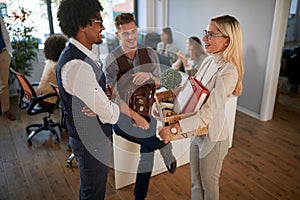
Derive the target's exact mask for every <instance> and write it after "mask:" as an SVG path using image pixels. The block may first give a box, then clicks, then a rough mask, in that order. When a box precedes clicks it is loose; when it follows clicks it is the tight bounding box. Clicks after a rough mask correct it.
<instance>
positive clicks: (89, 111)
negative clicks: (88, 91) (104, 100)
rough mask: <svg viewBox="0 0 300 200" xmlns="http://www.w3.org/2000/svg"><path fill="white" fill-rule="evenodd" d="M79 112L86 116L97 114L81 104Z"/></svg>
mask: <svg viewBox="0 0 300 200" xmlns="http://www.w3.org/2000/svg"><path fill="white" fill-rule="evenodd" d="M81 112H83V114H84V115H86V116H88V117H96V116H97V114H96V113H94V112H93V111H92V110H91V109H90V108H89V107H87V106H83V107H82V110H81Z"/></svg>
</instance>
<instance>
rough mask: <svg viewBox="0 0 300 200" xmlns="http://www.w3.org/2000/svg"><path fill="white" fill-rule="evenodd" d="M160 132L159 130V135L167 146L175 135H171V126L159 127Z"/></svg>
mask: <svg viewBox="0 0 300 200" xmlns="http://www.w3.org/2000/svg"><path fill="white" fill-rule="evenodd" d="M158 130H159V132H158V134H159V136H160V137H161V138H162V139H163V141H164V143H165V144H167V143H168V142H170V141H171V140H172V138H173V134H172V133H171V130H170V127H169V126H165V127H159V128H158Z"/></svg>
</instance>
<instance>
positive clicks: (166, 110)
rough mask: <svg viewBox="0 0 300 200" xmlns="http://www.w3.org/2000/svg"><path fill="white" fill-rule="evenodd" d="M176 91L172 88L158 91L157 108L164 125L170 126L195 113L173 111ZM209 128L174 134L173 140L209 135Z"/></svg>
mask: <svg viewBox="0 0 300 200" xmlns="http://www.w3.org/2000/svg"><path fill="white" fill-rule="evenodd" d="M175 93H176V92H174V91H172V90H166V91H159V92H156V93H155V94H156V102H157V106H158V108H157V110H158V114H159V116H160V119H161V121H162V123H163V125H164V126H169V125H172V124H175V123H176V122H178V121H179V120H181V119H184V118H187V117H190V116H192V115H194V114H195V112H190V113H182V114H181V113H176V112H174V111H173V108H174V101H175V99H176V95H175ZM207 133H208V129H207V127H205V128H199V129H197V130H195V131H191V132H188V133H177V134H176V135H174V136H173V139H172V140H178V139H185V138H189V137H193V136H196V135H197V136H204V135H207Z"/></svg>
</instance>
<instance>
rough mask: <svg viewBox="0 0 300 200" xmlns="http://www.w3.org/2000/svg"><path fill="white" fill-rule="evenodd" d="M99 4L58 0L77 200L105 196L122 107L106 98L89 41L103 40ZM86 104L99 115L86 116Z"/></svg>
mask: <svg viewBox="0 0 300 200" xmlns="http://www.w3.org/2000/svg"><path fill="white" fill-rule="evenodd" d="M102 10H103V7H102V6H101V4H100V3H99V1H98V0H84V1H82V0H62V1H61V2H60V5H59V8H58V12H57V18H58V21H59V25H60V27H61V30H62V32H63V33H64V34H65V35H67V36H68V37H69V38H70V42H69V44H68V46H67V47H66V48H65V49H64V51H63V52H62V54H61V56H60V58H59V61H58V64H57V69H56V76H57V83H58V87H59V92H60V96H61V100H62V106H63V110H64V114H65V119H66V125H67V130H68V133H69V136H70V141H69V142H70V147H71V149H72V151H73V153H74V155H75V158H76V161H77V164H78V168H79V171H80V191H79V199H81V200H83V199H89V200H92V199H93V200H94V199H97V200H101V199H104V198H105V190H106V181H107V174H108V170H109V164H110V154H111V139H112V126H111V124H113V123H116V121H117V120H118V117H119V114H120V110H119V107H118V105H116V104H115V103H113V102H112V101H110V100H109V99H108V97H107V96H106V83H105V76H104V74H103V72H102V69H101V66H99V65H98V64H97V63H96V59H97V56H96V54H94V53H93V52H92V45H93V44H100V43H101V42H102V34H101V32H102V31H103V30H104V29H105V27H104V26H103V23H102V17H101V11H102ZM84 107H88V108H89V109H90V110H91V111H93V112H94V113H95V114H96V115H97V117H89V116H86V115H85V114H84V113H83V112H82V110H83V108H84Z"/></svg>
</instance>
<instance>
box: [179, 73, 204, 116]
mask: <svg viewBox="0 0 300 200" xmlns="http://www.w3.org/2000/svg"><path fill="white" fill-rule="evenodd" d="M208 95H209V91H208V89H206V88H205V87H204V86H203V85H202V84H201V82H200V81H198V80H197V79H196V78H194V77H189V78H188V81H187V82H186V84H185V85H184V86H183V88H182V89H181V90H180V92H179V93H178V95H177V98H176V100H175V105H174V111H175V112H177V113H180V114H181V113H189V112H195V111H197V110H199V109H200V108H201V106H202V105H203V104H204V103H205V101H206V99H207V97H208Z"/></svg>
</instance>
